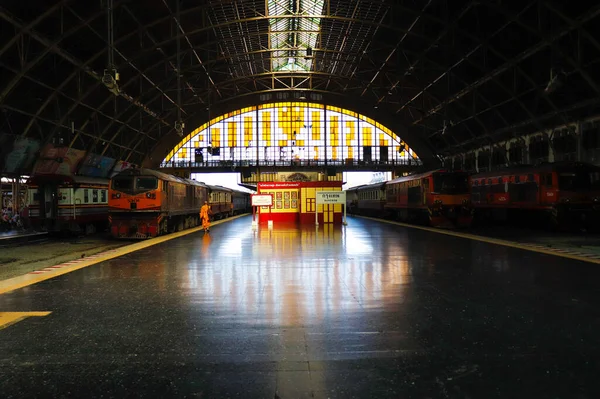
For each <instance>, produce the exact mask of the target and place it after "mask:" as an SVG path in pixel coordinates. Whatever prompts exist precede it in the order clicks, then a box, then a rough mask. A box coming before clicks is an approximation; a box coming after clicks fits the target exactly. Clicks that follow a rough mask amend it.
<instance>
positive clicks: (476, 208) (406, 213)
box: [346, 162, 600, 229]
mask: <svg viewBox="0 0 600 399" xmlns="http://www.w3.org/2000/svg"><path fill="white" fill-rule="evenodd" d="M346 198H347V205H348V211H349V212H350V213H356V214H364V215H371V216H376V217H382V218H394V219H397V220H402V221H412V222H419V223H423V222H425V223H427V224H429V225H432V226H438V227H441V226H458V227H468V226H470V225H471V223H472V221H473V220H477V221H478V222H479V221H489V220H493V221H503V220H508V219H510V218H513V219H516V220H527V221H528V222H534V223H537V224H543V225H546V226H547V227H553V228H559V229H562V228H567V229H568V228H572V227H586V228H591V227H594V226H595V225H596V224H597V222H598V220H599V216H600V167H598V166H595V165H591V164H587V163H581V162H556V163H545V164H540V165H535V166H532V165H523V166H517V167H511V168H506V169H501V170H496V171H493V172H483V173H477V174H474V175H471V176H469V175H468V174H467V173H465V172H460V171H448V170H443V169H437V170H433V171H430V172H426V173H421V174H415V175H410V176H405V177H401V178H397V179H394V180H391V181H388V182H384V183H377V184H369V185H364V186H359V187H354V188H351V189H348V190H347V196H346ZM532 217H534V218H533V219H532Z"/></svg>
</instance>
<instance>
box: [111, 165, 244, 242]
mask: <svg viewBox="0 0 600 399" xmlns="http://www.w3.org/2000/svg"><path fill="white" fill-rule="evenodd" d="M240 198H241V200H240ZM234 199H236V201H234ZM204 201H208V202H209V204H210V206H211V211H212V218H214V219H222V218H225V217H229V216H232V215H234V214H236V213H243V212H247V211H248V209H250V195H249V194H246V193H242V192H238V191H236V190H232V189H229V188H225V187H221V186H209V185H206V184H204V183H201V182H197V181H195V180H189V179H184V178H180V177H176V176H172V175H169V174H166V173H162V172H158V171H155V170H151V169H126V170H124V171H122V172H120V173H119V174H117V175H115V176H113V178H112V179H111V183H110V190H109V198H108V205H109V220H110V232H111V235H112V236H113V237H116V238H150V237H156V236H159V235H162V234H166V233H170V232H175V231H180V230H183V229H187V228H190V227H194V226H197V225H199V224H200V218H199V212H200V208H201V206H202V205H203V204H204ZM236 206H237V207H236Z"/></svg>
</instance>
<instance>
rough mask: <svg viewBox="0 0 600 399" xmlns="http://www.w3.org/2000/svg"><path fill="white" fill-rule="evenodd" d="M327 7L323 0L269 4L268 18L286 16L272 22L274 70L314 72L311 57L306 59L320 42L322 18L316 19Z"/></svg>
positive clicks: (272, 0)
mask: <svg viewBox="0 0 600 399" xmlns="http://www.w3.org/2000/svg"><path fill="white" fill-rule="evenodd" d="M324 4H325V1H324V0H300V1H298V2H297V0H268V1H267V15H268V16H278V17H281V16H283V17H284V18H271V19H270V20H269V47H270V49H271V51H272V53H271V54H272V60H271V69H272V70H273V71H282V70H283V71H310V70H311V68H312V57H308V58H307V57H306V49H307V48H314V47H315V45H316V43H317V38H318V35H319V33H318V32H319V31H320V28H321V25H320V24H321V18H318V17H315V16H319V15H322V12H323V6H324ZM297 5H298V9H296V6H297ZM303 16H305V17H303ZM280 49H281V50H280Z"/></svg>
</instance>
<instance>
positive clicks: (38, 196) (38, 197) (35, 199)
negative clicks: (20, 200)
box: [33, 193, 40, 202]
mask: <svg viewBox="0 0 600 399" xmlns="http://www.w3.org/2000/svg"><path fill="white" fill-rule="evenodd" d="M39 200H40V193H33V201H34V202H38V201H39Z"/></svg>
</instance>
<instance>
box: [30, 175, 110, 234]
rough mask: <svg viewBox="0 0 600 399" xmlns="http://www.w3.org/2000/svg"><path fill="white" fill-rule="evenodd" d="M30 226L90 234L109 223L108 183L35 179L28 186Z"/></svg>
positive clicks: (79, 178)
mask: <svg viewBox="0 0 600 399" xmlns="http://www.w3.org/2000/svg"><path fill="white" fill-rule="evenodd" d="M27 186H28V189H27V203H28V205H29V220H30V223H31V226H32V227H33V228H36V229H43V230H47V231H48V232H51V233H54V232H72V233H83V232H85V233H86V234H91V233H94V232H95V231H102V230H104V229H105V228H106V226H107V223H108V179H101V178H94V177H85V176H62V175H34V176H32V177H31V178H30V179H29V180H28V182H27Z"/></svg>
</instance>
